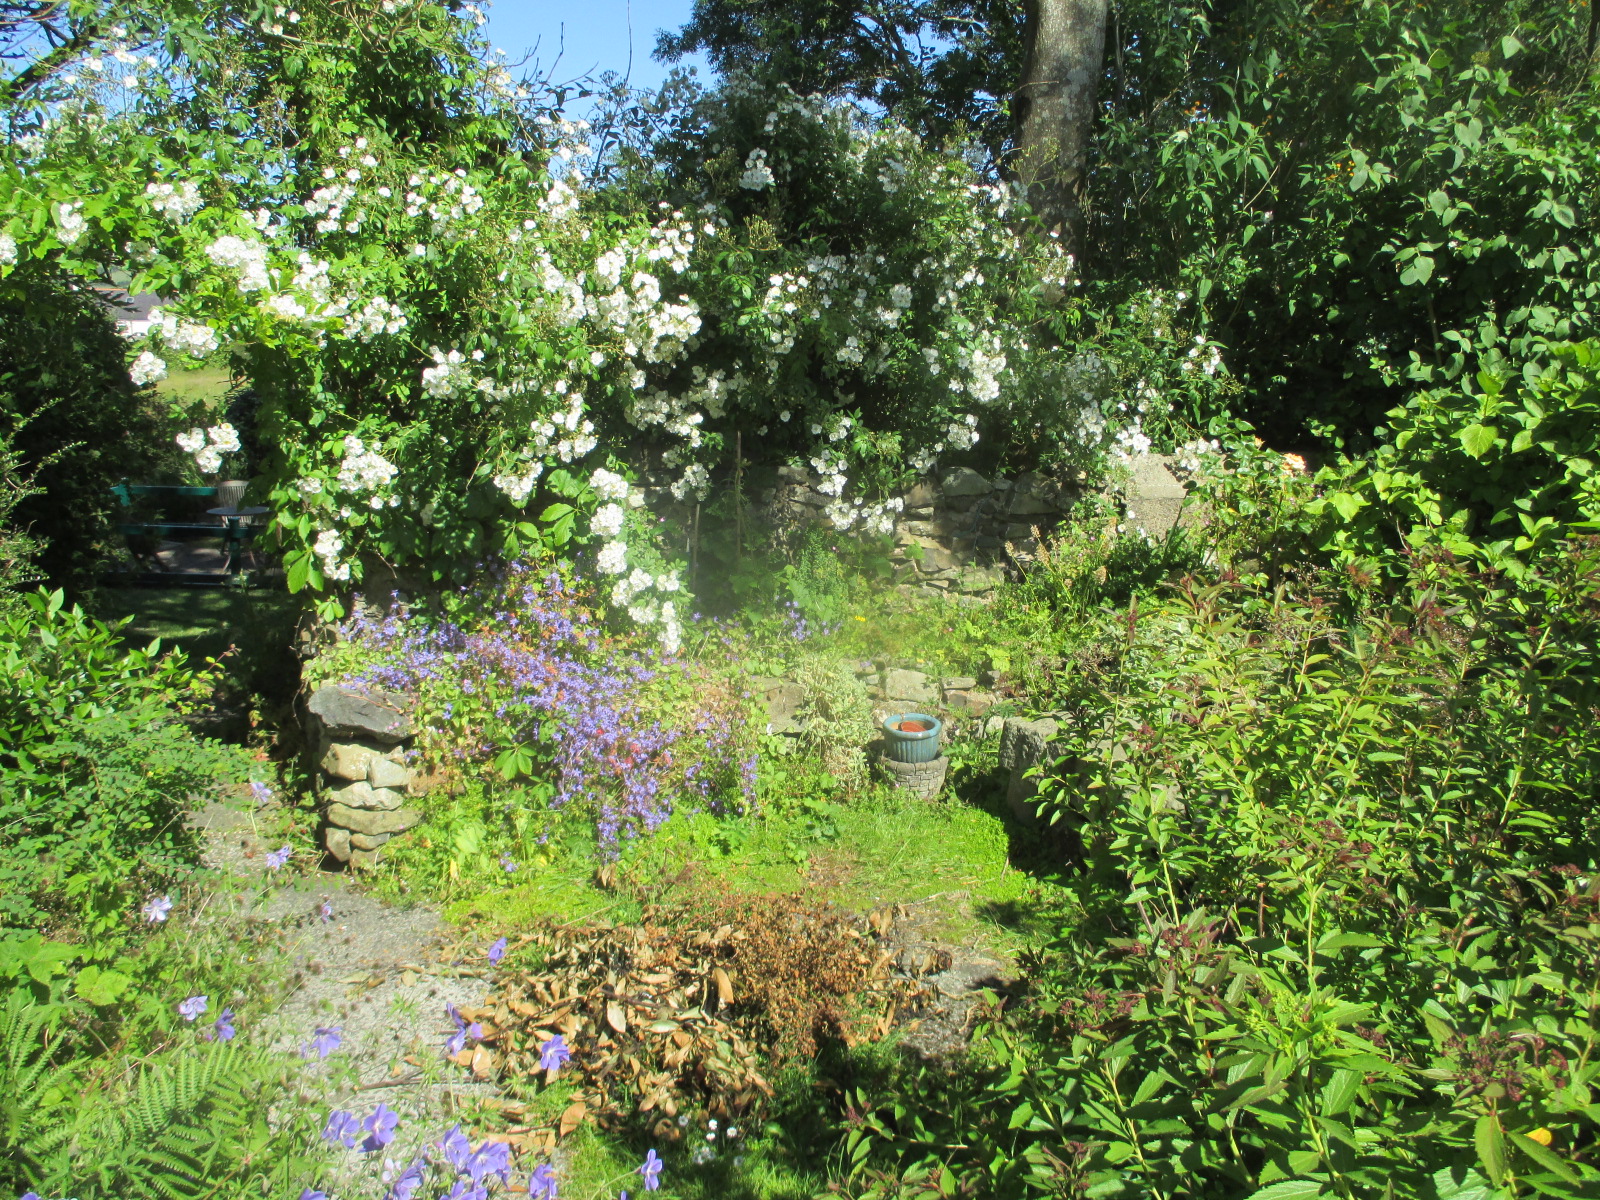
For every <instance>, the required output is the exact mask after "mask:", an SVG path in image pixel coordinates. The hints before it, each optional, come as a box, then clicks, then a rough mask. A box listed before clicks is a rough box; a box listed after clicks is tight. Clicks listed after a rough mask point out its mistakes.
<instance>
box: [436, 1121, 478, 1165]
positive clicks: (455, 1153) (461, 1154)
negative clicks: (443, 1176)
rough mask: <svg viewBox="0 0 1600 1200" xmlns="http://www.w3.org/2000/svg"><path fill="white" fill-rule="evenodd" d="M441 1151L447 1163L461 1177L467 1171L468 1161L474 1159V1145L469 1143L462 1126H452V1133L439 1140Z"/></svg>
mask: <svg viewBox="0 0 1600 1200" xmlns="http://www.w3.org/2000/svg"><path fill="white" fill-rule="evenodd" d="M439 1151H440V1153H442V1154H443V1155H444V1160H445V1162H447V1163H449V1164H450V1167H451V1169H452V1170H454V1171H455V1173H456V1174H457V1175H459V1174H461V1173H462V1172H463V1171H465V1170H466V1169H467V1160H468V1159H469V1158H471V1157H472V1143H471V1142H469V1141H467V1135H466V1134H464V1133H462V1132H461V1126H460V1125H452V1126H451V1127H450V1132H449V1133H447V1134H445V1135H444V1137H442V1138H440V1139H439Z"/></svg>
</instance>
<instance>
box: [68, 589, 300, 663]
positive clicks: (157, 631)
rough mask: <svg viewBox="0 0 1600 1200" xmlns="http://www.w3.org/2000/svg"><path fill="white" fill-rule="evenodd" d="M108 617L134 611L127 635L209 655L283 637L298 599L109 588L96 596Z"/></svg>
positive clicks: (241, 592)
mask: <svg viewBox="0 0 1600 1200" xmlns="http://www.w3.org/2000/svg"><path fill="white" fill-rule="evenodd" d="M95 606H96V609H97V615H98V616H99V617H100V618H101V619H102V620H105V621H108V622H109V621H120V620H122V619H124V618H129V617H131V618H132V620H131V622H130V623H129V625H128V627H127V629H125V630H124V631H123V635H122V636H123V638H124V639H125V640H126V641H128V642H130V643H132V644H134V645H138V646H143V645H145V644H147V643H148V642H150V641H151V640H152V639H154V638H160V639H161V644H162V645H163V646H166V647H171V648H175V649H178V650H180V651H182V652H183V653H184V654H186V655H188V656H189V657H190V658H192V659H195V660H197V661H203V660H204V659H207V658H215V657H218V656H220V655H222V654H223V653H224V652H225V651H226V650H227V649H228V647H229V646H238V647H239V648H240V649H241V650H248V649H250V648H251V644H252V643H253V642H255V641H257V640H258V639H261V638H265V637H268V636H275V637H279V638H281V637H282V627H283V626H285V625H286V624H287V623H288V622H290V621H292V619H293V617H294V614H295V613H296V612H297V611H298V608H299V605H298V602H297V601H296V600H295V599H294V598H293V597H291V596H289V595H288V594H287V593H284V592H275V591H264V590H256V589H248V588H105V589H103V590H102V591H101V592H100V593H99V594H98V596H97V597H96V601H95Z"/></svg>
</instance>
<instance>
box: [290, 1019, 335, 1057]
mask: <svg viewBox="0 0 1600 1200" xmlns="http://www.w3.org/2000/svg"><path fill="white" fill-rule="evenodd" d="M343 1028H344V1026H343V1025H318V1026H317V1027H316V1029H315V1030H314V1031H313V1032H312V1035H311V1043H310V1045H306V1046H301V1047H300V1057H301V1058H310V1057H311V1054H312V1052H313V1051H315V1052H316V1055H317V1057H318V1058H327V1057H328V1055H330V1054H332V1053H333V1052H334V1051H335V1050H337V1049H338V1048H339V1043H340V1042H341V1041H342V1040H343V1039H342V1038H340V1036H339V1031H340V1030H341V1029H343Z"/></svg>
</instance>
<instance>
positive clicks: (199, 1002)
mask: <svg viewBox="0 0 1600 1200" xmlns="http://www.w3.org/2000/svg"><path fill="white" fill-rule="evenodd" d="M205 1010H206V997H204V996H190V997H189V998H188V999H187V1000H185V1001H183V1002H182V1003H180V1004H179V1005H178V1015H179V1016H180V1017H182V1018H183V1019H184V1020H185V1021H193V1020H195V1019H196V1018H197V1017H199V1015H200V1014H201V1013H203V1012H205Z"/></svg>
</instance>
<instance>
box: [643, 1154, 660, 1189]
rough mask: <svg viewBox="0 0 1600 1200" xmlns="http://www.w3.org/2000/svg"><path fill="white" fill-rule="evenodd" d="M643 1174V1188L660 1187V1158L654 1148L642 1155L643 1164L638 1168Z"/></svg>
mask: <svg viewBox="0 0 1600 1200" xmlns="http://www.w3.org/2000/svg"><path fill="white" fill-rule="evenodd" d="M639 1174H641V1175H643V1176H644V1190H645V1191H647V1192H654V1191H657V1190H658V1189H659V1188H660V1187H661V1159H660V1157H659V1156H658V1155H657V1154H656V1152H655V1151H654V1150H651V1151H650V1152H649V1153H648V1154H646V1155H645V1156H644V1166H642V1167H640V1168H639Z"/></svg>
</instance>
